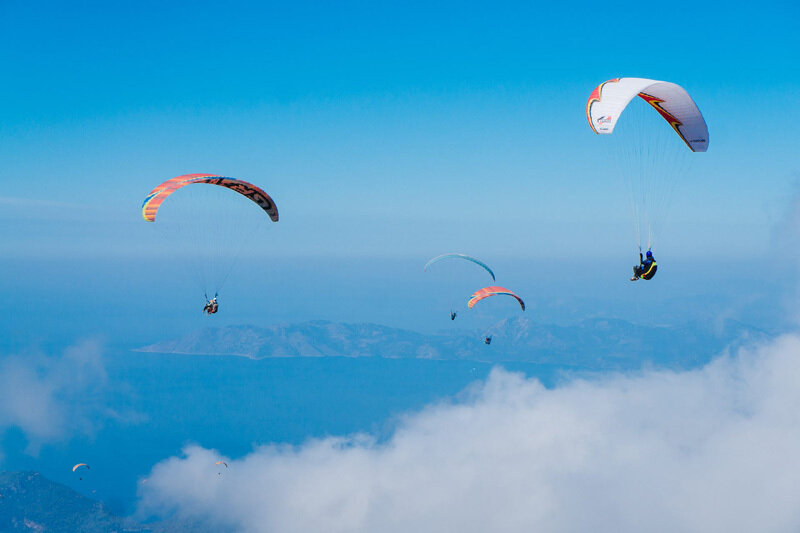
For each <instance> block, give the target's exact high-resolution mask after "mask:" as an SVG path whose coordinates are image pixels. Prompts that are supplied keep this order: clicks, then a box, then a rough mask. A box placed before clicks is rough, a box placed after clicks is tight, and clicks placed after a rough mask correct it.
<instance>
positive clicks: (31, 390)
mask: <svg viewBox="0 0 800 533" xmlns="http://www.w3.org/2000/svg"><path fill="white" fill-rule="evenodd" d="M106 383H107V376H106V371H105V364H104V360H103V351H102V348H101V345H100V343H99V342H97V341H94V340H88V341H83V342H81V343H78V344H76V345H74V346H71V347H69V348H67V349H66V350H64V352H63V353H62V354H60V355H46V354H44V353H28V354H24V355H8V356H0V433H2V430H3V429H5V428H8V427H10V426H16V427H19V428H20V429H22V431H23V432H24V433H25V435H26V437H27V438H28V442H29V446H28V452H30V453H34V454H35V453H36V452H37V450H38V447H39V446H40V445H41V444H42V443H44V442H49V441H54V440H59V439H63V438H66V437H68V436H70V435H73V434H76V433H90V432H91V431H93V429H94V428H95V427H96V424H97V423H98V422H97V421H98V420H100V419H105V418H107V416H108V415H109V413H107V412H106V410H105V408H104V406H103V398H102V396H103V393H104V391H105V388H106Z"/></svg>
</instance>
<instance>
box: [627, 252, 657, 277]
mask: <svg viewBox="0 0 800 533" xmlns="http://www.w3.org/2000/svg"><path fill="white" fill-rule="evenodd" d="M656 270H658V264H657V263H656V260H655V258H654V257H653V253H652V252H651V251H650V250H647V259H645V258H644V256H643V255H642V252H641V251H639V265H638V266H635V267H633V278H631V281H636V280H637V279H640V278H641V279H653V276H655V275H656Z"/></svg>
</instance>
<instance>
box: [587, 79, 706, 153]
mask: <svg viewBox="0 0 800 533" xmlns="http://www.w3.org/2000/svg"><path fill="white" fill-rule="evenodd" d="M635 96H639V97H640V98H641V99H642V100H644V101H645V102H647V103H648V104H650V105H651V106H652V107H653V109H655V110H656V111H657V112H658V113H659V114H660V115H661V116H662V117H663V118H664V120H666V121H667V122H668V123H669V125H670V126H672V129H674V130H675V133H677V134H678V135H679V136H680V138H681V139H683V142H685V143H686V146H688V147H689V149H690V150H692V151H693V152H705V151H706V150H708V126H707V125H706V121H705V119H704V118H703V115H702V114H701V113H700V110H699V109H698V108H697V105H696V104H695V103H694V100H692V97H691V96H689V93H687V92H686V90H685V89H684V88H683V87H681V86H680V85H676V84H674V83H670V82H667V81H658V80H648V79H644V78H615V79H613V80H608V81H606V82H603V83H601V84H600V85H598V86H597V87H596V88H595V90H594V91H592V94H591V95H590V96H589V100H588V101H587V102H586V119H587V120H588V121H589V126H590V127H591V128H592V130H593V131H594V132H595V133H597V134H610V133H612V132H613V131H614V127H615V126H616V125H617V122H618V121H619V118H620V115H622V112H623V111H624V110H625V108H626V107H627V106H628V104H629V103H630V101H631V100H633V98H634V97H635Z"/></svg>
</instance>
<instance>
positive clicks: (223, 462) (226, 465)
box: [216, 461, 228, 468]
mask: <svg viewBox="0 0 800 533" xmlns="http://www.w3.org/2000/svg"><path fill="white" fill-rule="evenodd" d="M216 464H218V465H225V468H228V463H226V462H225V461H217V462H216Z"/></svg>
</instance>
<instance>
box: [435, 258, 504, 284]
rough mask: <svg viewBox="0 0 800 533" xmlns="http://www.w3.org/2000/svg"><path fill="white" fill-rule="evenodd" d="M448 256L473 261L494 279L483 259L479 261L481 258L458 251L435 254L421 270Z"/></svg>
mask: <svg viewBox="0 0 800 533" xmlns="http://www.w3.org/2000/svg"><path fill="white" fill-rule="evenodd" d="M450 257H457V258H460V259H466V260H467V261H472V262H473V263H475V264H476V265H478V266H480V267H482V268H483V269H484V270H486V272H488V273H489V275H490V276H492V280H494V279H495V277H494V272H492V269H491V268H489V266H488V265H487V264H486V263H484V262H483V261H481V260H479V259H476V258H474V257H471V256H469V255H466V254H458V253H450V254H442V255H437V256H436V257H434V258H433V259H431V260H430V261H428V262H427V263H425V266H424V267H423V269H422V270H428V267H429V266H431V265H432V264H434V263H438V262H439V261H441V260H442V259H447V258H450Z"/></svg>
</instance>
